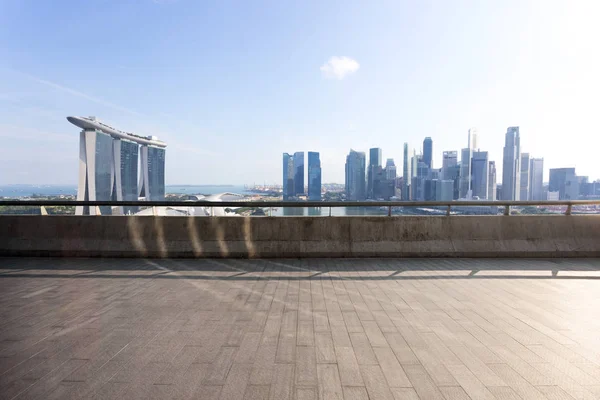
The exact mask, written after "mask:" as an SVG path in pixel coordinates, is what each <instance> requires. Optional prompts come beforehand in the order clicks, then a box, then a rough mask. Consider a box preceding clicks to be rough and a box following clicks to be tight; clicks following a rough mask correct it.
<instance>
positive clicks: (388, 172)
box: [385, 158, 396, 179]
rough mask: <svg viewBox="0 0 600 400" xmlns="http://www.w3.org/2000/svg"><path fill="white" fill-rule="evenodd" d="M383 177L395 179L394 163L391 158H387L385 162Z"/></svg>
mask: <svg viewBox="0 0 600 400" xmlns="http://www.w3.org/2000/svg"><path fill="white" fill-rule="evenodd" d="M385 179H396V164H394V159H393V158H388V159H387V161H386V162H385Z"/></svg>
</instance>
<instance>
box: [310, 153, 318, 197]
mask: <svg viewBox="0 0 600 400" xmlns="http://www.w3.org/2000/svg"><path fill="white" fill-rule="evenodd" d="M308 199H309V200H314V201H318V200H321V160H320V159H319V153H316V152H312V151H309V152H308Z"/></svg>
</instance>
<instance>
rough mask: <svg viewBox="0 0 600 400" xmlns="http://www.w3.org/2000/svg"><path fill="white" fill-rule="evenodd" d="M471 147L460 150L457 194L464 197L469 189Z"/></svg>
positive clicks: (467, 194)
mask: <svg viewBox="0 0 600 400" xmlns="http://www.w3.org/2000/svg"><path fill="white" fill-rule="evenodd" d="M471 154H472V152H471V149H469V148H466V149H462V150H461V152H460V184H459V190H460V192H459V196H460V198H461V199H466V198H467V197H468V196H469V191H470V190H471Z"/></svg>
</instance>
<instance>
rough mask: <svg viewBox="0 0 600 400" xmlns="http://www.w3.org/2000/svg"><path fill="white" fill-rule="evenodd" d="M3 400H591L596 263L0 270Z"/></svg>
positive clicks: (595, 365) (25, 266)
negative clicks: (517, 399) (418, 399)
mask: <svg viewBox="0 0 600 400" xmlns="http://www.w3.org/2000/svg"><path fill="white" fill-rule="evenodd" d="M0 398H2V399H12V398H40V399H68V398H86V399H87V398H127V399H133V398H138V399H148V398H157V399H159V398H160V399H164V398H201V399H212V398H221V399H276V400H280V399H299V400H300V399H342V398H344V399H405V398H407V399H417V398H420V399H468V398H471V399H493V398H499V399H513V398H515V399H516V398H523V399H536V398H539V399H545V398H548V399H570V398H576V399H594V398H600V260H595V259H594V260H589V259H585V260H583V259H582V260H575V259H570V260H567V259H554V260H499V259H484V260H477V259H422V260H420V259H352V260H351V259H327V260H324V259H321V260H314V259H313V260H141V259H118V260H117V259H74V258H73V259H41V258H25V259H18V258H4V259H0Z"/></svg>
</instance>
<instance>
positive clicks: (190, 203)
mask: <svg viewBox="0 0 600 400" xmlns="http://www.w3.org/2000/svg"><path fill="white" fill-rule="evenodd" d="M587 205H595V206H600V200H569V201H567V200H561V201H504V200H501V201H485V200H468V201H461V200H455V201H206V200H183V201H182V200H178V201H173V200H165V201H83V200H0V206H23V207H35V206H38V207H45V206H92V207H96V206H112V207H121V206H125V207H127V206H129V207H131V206H138V207H207V208H212V207H222V208H228V207H229V208H239V207H248V208H279V207H281V208H286V207H292V208H307V207H316V208H326V207H329V209H330V212H329V215H330V216H331V208H336V207H387V210H388V216H391V215H392V209H393V208H395V207H402V208H405V207H426V208H444V207H445V208H446V215H450V213H451V210H452V207H477V206H486V207H504V215H510V209H511V207H526V206H547V207H552V206H567V209H566V211H565V214H566V215H571V212H572V209H573V207H574V206H575V207H576V206H587ZM0 215H1V214H0Z"/></svg>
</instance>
